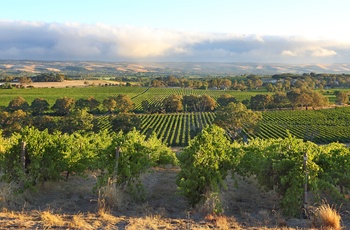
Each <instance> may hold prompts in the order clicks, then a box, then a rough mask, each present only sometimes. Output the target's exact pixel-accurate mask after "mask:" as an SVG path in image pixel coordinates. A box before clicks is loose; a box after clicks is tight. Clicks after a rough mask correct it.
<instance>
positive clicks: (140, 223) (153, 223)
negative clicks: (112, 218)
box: [125, 215, 174, 230]
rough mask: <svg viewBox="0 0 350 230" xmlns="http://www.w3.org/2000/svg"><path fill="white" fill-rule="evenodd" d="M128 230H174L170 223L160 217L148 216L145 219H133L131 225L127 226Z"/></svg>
mask: <svg viewBox="0 0 350 230" xmlns="http://www.w3.org/2000/svg"><path fill="white" fill-rule="evenodd" d="M125 229H127V230H138V229H149V230H151V229H152V230H157V229H174V228H173V227H172V226H171V224H170V223H168V222H167V221H165V219H163V218H161V216H159V215H154V216H146V217H143V218H133V219H131V220H130V223H129V224H128V225H127V226H126V228H125Z"/></svg>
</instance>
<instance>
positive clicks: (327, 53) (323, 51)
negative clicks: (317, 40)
mask: <svg viewBox="0 0 350 230" xmlns="http://www.w3.org/2000/svg"><path fill="white" fill-rule="evenodd" d="M336 54H337V52H335V51H334V50H329V49H324V48H319V49H316V50H314V51H313V52H312V54H311V55H312V56H314V57H328V56H334V55H336Z"/></svg>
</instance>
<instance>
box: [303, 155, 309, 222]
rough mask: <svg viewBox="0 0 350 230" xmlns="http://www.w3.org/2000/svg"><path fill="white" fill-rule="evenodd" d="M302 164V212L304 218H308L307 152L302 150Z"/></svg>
mask: <svg viewBox="0 0 350 230" xmlns="http://www.w3.org/2000/svg"><path fill="white" fill-rule="evenodd" d="M303 165H304V172H305V181H304V196H303V205H304V207H303V208H304V210H303V212H304V214H305V218H308V211H307V210H308V201H307V182H308V177H309V174H308V170H307V152H304V156H303Z"/></svg>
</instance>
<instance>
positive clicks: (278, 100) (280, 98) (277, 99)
mask: <svg viewBox="0 0 350 230" xmlns="http://www.w3.org/2000/svg"><path fill="white" fill-rule="evenodd" d="M272 103H273V105H274V106H275V107H277V108H279V109H281V108H283V107H285V106H286V105H288V103H289V101H288V98H287V95H286V94H285V93H276V94H274V95H273V96H272Z"/></svg>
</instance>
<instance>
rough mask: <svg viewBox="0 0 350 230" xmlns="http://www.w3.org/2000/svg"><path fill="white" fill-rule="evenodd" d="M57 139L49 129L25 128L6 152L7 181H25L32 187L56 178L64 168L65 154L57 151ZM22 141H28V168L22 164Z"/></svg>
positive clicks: (5, 171) (26, 184)
mask: <svg viewBox="0 0 350 230" xmlns="http://www.w3.org/2000/svg"><path fill="white" fill-rule="evenodd" d="M57 140H59V138H53V137H52V136H50V135H49V133H48V132H47V131H43V132H40V131H39V130H36V129H34V128H27V127H26V128H24V129H23V130H22V132H21V137H20V138H18V141H17V143H15V144H14V145H13V146H12V147H11V148H10V149H9V151H8V152H6V154H5V170H4V173H5V178H6V179H7V181H18V182H23V183H24V186H25V187H26V188H27V187H32V186H34V185H35V184H36V183H38V182H44V181H47V180H56V179H59V178H60V173H61V172H62V171H63V170H64V161H63V156H62V155H61V154H60V152H59V151H57V149H56V148H57V144H58V143H57ZM21 142H26V144H27V145H26V170H25V172H24V171H23V169H22V166H21V159H20V153H21Z"/></svg>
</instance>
